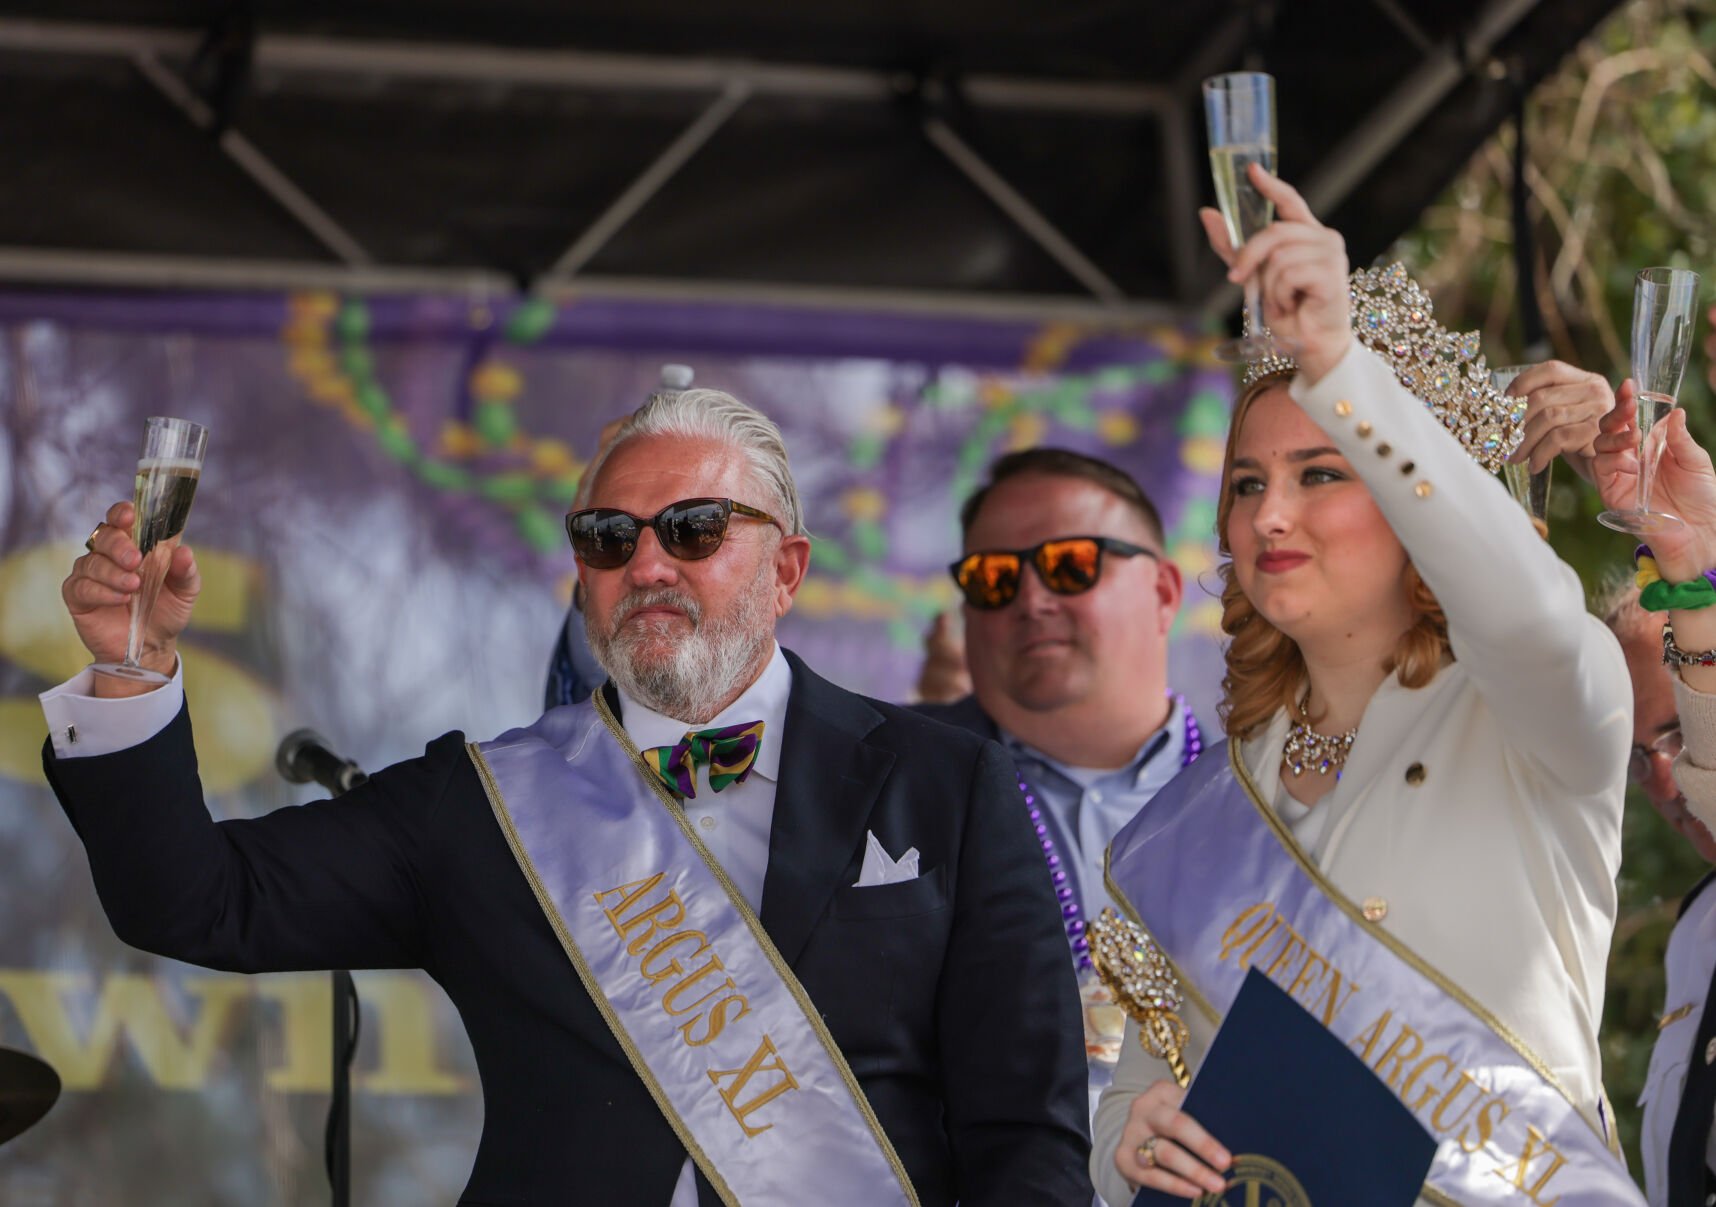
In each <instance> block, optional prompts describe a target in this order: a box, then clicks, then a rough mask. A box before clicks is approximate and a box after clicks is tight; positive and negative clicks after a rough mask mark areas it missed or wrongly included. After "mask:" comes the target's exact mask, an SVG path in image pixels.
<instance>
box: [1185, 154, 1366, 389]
mask: <svg viewBox="0 0 1716 1207" xmlns="http://www.w3.org/2000/svg"><path fill="white" fill-rule="evenodd" d="M1250 173H1251V182H1252V184H1253V185H1254V186H1255V187H1256V188H1257V190H1258V192H1260V193H1262V194H1263V195H1264V196H1265V197H1267V198H1269V200H1270V201H1272V202H1274V203H1275V221H1274V222H1273V223H1271V224H1270V225H1269V226H1268V227H1267V228H1265V229H1264V230H1263V232H1262V233H1261V234H1257V235H1253V236H1252V237H1251V238H1250V239H1247V240H1246V241H1245V246H1243V247H1241V248H1240V249H1239V250H1238V251H1237V252H1236V251H1235V250H1234V248H1233V244H1232V242H1231V241H1230V240H1229V238H1228V234H1227V226H1226V224H1225V223H1224V222H1223V221H1222V216H1221V213H1220V211H1218V210H1214V209H1210V208H1208V207H1207V206H1206V207H1205V208H1204V209H1201V210H1199V211H1198V217H1199V219H1200V220H1202V222H1203V224H1204V233H1205V234H1206V235H1207V236H1208V237H1209V241H1210V247H1211V248H1213V249H1214V250H1215V253H1216V255H1218V256H1220V257H1221V260H1222V263H1224V264H1226V265H1227V266H1228V273H1227V279H1228V280H1230V281H1232V282H1234V283H1235V284H1244V283H1245V282H1246V281H1249V280H1250V279H1251V278H1252V277H1253V276H1254V275H1255V276H1257V278H1258V281H1259V284H1260V285H1261V287H1262V291H1263V317H1264V321H1265V322H1267V323H1268V324H1269V329H1270V331H1271V332H1273V333H1274V334H1275V335H1276V336H1277V337H1279V338H1280V339H1281V340H1282V341H1283V342H1284V343H1287V344H1290V345H1291V346H1292V347H1293V348H1294V349H1295V352H1294V359H1295V360H1297V362H1298V364H1299V372H1300V374H1301V375H1302V376H1303V377H1304V378H1305V379H1306V381H1307V382H1310V383H1315V382H1317V381H1319V380H1321V379H1322V377H1323V375H1324V374H1326V373H1327V372H1328V371H1329V370H1330V369H1332V368H1334V367H1335V365H1337V364H1338V363H1340V359H1341V357H1343V356H1345V355H1346V352H1347V349H1348V348H1349V347H1350V346H1351V345H1352V341H1353V328H1352V311H1351V303H1350V300H1349V298H1348V295H1347V272H1348V269H1347V245H1346V240H1345V239H1343V238H1341V235H1340V232H1339V231H1333V230H1330V229H1329V228H1328V227H1326V226H1324V225H1323V224H1322V223H1321V222H1318V221H1317V219H1316V216H1315V215H1314V214H1312V213H1311V207H1310V206H1309V205H1307V204H1306V203H1305V199H1304V198H1303V197H1301V196H1300V195H1299V191H1298V190H1297V189H1295V188H1294V187H1293V186H1292V185H1290V184H1288V183H1287V182H1286V181H1284V180H1282V179H1281V178H1280V177H1278V176H1271V175H1270V174H1269V173H1268V172H1265V171H1264V170H1263V169H1262V168H1261V167H1259V166H1258V165H1256V164H1253V165H1251V168H1250Z"/></svg>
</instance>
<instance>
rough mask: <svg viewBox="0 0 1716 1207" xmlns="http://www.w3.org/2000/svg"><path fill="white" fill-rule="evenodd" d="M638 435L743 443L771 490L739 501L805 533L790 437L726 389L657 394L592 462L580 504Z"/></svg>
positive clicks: (581, 486)
mask: <svg viewBox="0 0 1716 1207" xmlns="http://www.w3.org/2000/svg"><path fill="white" fill-rule="evenodd" d="M634 436H689V437H692V438H693V439H697V440H704V441H708V442H711V443H720V444H726V445H729V446H730V447H732V448H736V449H738V450H739V451H740V452H741V453H743V454H744V455H745V462H746V464H747V465H748V466H749V468H750V471H751V477H752V478H753V479H755V481H756V483H757V485H758V486H759V487H760V488H761V489H762V490H763V492H764V494H765V495H766V496H767V498H765V499H759V500H756V501H752V500H750V499H740V500H739V502H741V503H749V504H750V505H751V506H753V507H756V506H762V507H763V509H764V510H766V511H768V512H769V514H771V515H773V516H774V517H775V519H777V520H779V521H780V522H781V524H782V526H783V527H785V529H786V530H787V532H788V533H789V534H790V535H793V536H801V535H803V533H804V508H803V506H802V505H801V504H800V503H799V499H798V487H797V486H796V485H795V484H794V483H793V480H792V467H791V466H789V465H788V464H787V450H786V441H784V440H783V439H781V430H780V428H778V427H776V426H775V424H774V421H773V420H771V419H770V418H769V417H768V416H767V415H764V414H763V413H762V412H761V411H759V410H757V409H756V408H755V407H752V406H748V405H746V404H745V403H743V402H740V401H739V400H738V399H737V398H734V397H733V396H732V395H731V394H728V393H726V392H725V391H723V390H703V389H698V390H681V391H679V392H678V393H672V392H663V393H660V394H655V395H652V396H651V397H650V400H649V401H648V402H646V403H644V405H643V406H642V407H640V408H638V410H637V411H636V412H635V413H634V414H633V415H632V417H631V418H630V419H627V420H626V421H625V423H623V424H622V425H621V426H620V430H619V431H617V432H615V433H614V438H613V440H612V441H611V442H610V443H609V444H608V447H607V448H605V449H603V450H602V451H601V452H600V453H598V454H596V459H595V460H594V461H592V462H590V466H589V468H588V469H586V470H585V471H584V479H583V481H582V482H581V483H579V486H578V501H577V503H576V504H574V506H576V507H588V506H589V505H590V492H591V490H592V488H593V487H594V486H595V482H596V475H597V474H598V473H600V472H601V469H602V466H603V465H604V464H605V463H606V462H607V460H608V458H609V457H610V456H612V455H613V452H614V450H615V449H616V448H618V447H620V445H622V444H624V443H625V442H626V441H627V440H630V439H631V438H632V437H634Z"/></svg>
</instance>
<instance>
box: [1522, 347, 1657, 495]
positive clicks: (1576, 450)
mask: <svg viewBox="0 0 1716 1207" xmlns="http://www.w3.org/2000/svg"><path fill="white" fill-rule="evenodd" d="M1621 388H1622V390H1624V391H1630V390H1631V389H1632V383H1631V382H1630V381H1629V382H1625V383H1623V384H1622V387H1621ZM1507 392H1508V394H1510V395H1512V396H1513V397H1515V398H1524V399H1525V400H1526V409H1525V434H1524V436H1523V437H1522V438H1521V440H1520V442H1519V448H1518V449H1516V450H1515V451H1514V454H1513V456H1511V457H1509V458H1508V460H1509V461H1511V462H1513V463H1514V464H1516V465H1528V466H1529V467H1530V469H1531V472H1532V473H1534V474H1536V473H1542V472H1543V471H1544V470H1546V469H1548V468H1549V463H1550V462H1551V461H1553V460H1555V458H1556V457H1558V456H1559V457H1561V458H1562V459H1563V460H1565V461H1566V462H1567V464H1569V465H1571V466H1572V467H1573V470H1574V472H1575V473H1577V474H1578V475H1579V476H1580V477H1581V478H1584V479H1585V481H1587V482H1590V481H1591V480H1592V478H1591V473H1592V470H1591V459H1592V457H1594V456H1595V455H1596V448H1595V443H1596V439H1597V436H1598V433H1599V432H1600V431H1601V424H1602V419H1603V416H1605V415H1607V414H1608V413H1609V412H1610V411H1611V410H1613V409H1614V406H1615V392H1614V391H1613V390H1611V389H1610V388H1609V383H1608V382H1607V381H1606V380H1604V378H1603V376H1602V375H1601V374H1599V373H1587V372H1586V371H1585V370H1583V369H1579V368H1575V367H1574V366H1572V365H1570V364H1567V363H1565V362H1564V361H1559V360H1549V361H1544V362H1543V363H1542V364H1540V365H1532V366H1531V367H1530V368H1528V369H1526V370H1525V371H1524V372H1522V373H1521V374H1520V375H1519V376H1518V377H1516V378H1514V379H1513V381H1512V383H1511V384H1510V385H1509V386H1508V387H1507Z"/></svg>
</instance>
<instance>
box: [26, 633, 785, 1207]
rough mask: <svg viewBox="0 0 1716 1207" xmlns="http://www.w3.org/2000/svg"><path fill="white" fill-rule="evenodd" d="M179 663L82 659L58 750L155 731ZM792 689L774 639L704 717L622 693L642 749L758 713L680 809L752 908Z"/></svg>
mask: <svg viewBox="0 0 1716 1207" xmlns="http://www.w3.org/2000/svg"><path fill="white" fill-rule="evenodd" d="M183 665H184V664H183V661H182V660H181V662H180V665H179V666H177V667H175V668H174V670H173V678H172V680H171V681H170V682H169V683H167V684H165V685H163V686H161V687H159V688H157V689H155V690H154V691H152V692H145V693H144V694H142V695H140V696H126V697H123V698H120V699H111V700H109V699H101V698H98V697H96V696H93V695H91V694H90V691H91V688H92V686H93V681H94V675H95V672H93V671H91V670H89V669H87V668H86V669H84V670H82V671H80V672H79V673H78V674H76V675H74V676H73V677H72V678H70V679H68V680H67V681H66V682H64V683H62V684H60V685H59V686H58V687H55V688H52V689H50V690H48V691H45V692H43V693H42V694H41V696H40V699H41V702H42V711H43V713H44V714H46V716H47V720H48V734H49V737H50V739H51V741H52V742H53V747H54V755H55V757H57V758H62V759H63V758H79V757H88V756H91V755H98V754H111V753H113V752H114V751H116V750H124V749H126V748H128V747H131V746H135V745H137V744H138V743H140V742H145V741H148V740H149V739H150V738H152V737H154V736H155V735H156V734H157V733H159V732H160V731H161V730H163V729H165V728H166V727H167V725H168V724H169V723H170V722H171V721H172V720H173V718H174V717H176V716H177V715H178V713H179V708H180V706H181V705H182V704H183V702H184V698H185V692H184V678H183ZM791 695H792V668H791V667H789V666H788V665H787V660H786V656H785V655H783V654H782V653H781V648H780V646H779V645H776V646H775V647H774V653H773V655H772V656H771V657H770V658H769V662H768V665H767V666H766V667H764V668H763V673H762V674H761V675H759V676H758V677H757V679H756V681H755V682H754V683H752V684H751V686H750V687H748V688H746V689H745V690H744V692H742V693H741V694H740V696H739V698H738V699H737V700H734V701H733V703H732V704H730V705H728V706H727V708H725V709H723V710H722V711H721V712H720V713H718V714H717V715H716V716H715V717H713V718H712V719H710V720H709V721H708V722H706V723H705V724H702V725H687V724H686V723H685V722H683V721H676V720H674V719H673V718H672V717H664V716H662V715H661V714H660V713H658V712H655V711H653V710H651V709H649V708H646V707H645V706H644V705H642V704H639V703H638V702H637V701H636V700H633V699H632V698H631V697H630V696H628V695H626V694H625V693H624V692H621V693H620V711H621V716H620V722H621V724H622V725H623V726H624V728H625V731H626V733H627V735H628V736H629V737H630V738H631V739H632V741H633V742H634V743H635V744H636V745H637V747H638V749H639V750H648V749H649V748H650V747H652V746H672V745H675V744H677V743H678V741H679V740H680V739H681V738H683V737H684V736H685V734H686V732H687V731H688V730H695V729H716V728H719V727H721V726H725V725H736V724H739V723H742V722H743V723H749V722H751V721H761V722H763V737H762V741H761V743H760V744H759V745H758V748H757V758H756V761H755V762H754V763H753V764H752V766H751V774H750V775H749V776H748V777H746V779H745V780H744V782H743V783H737V784H729V785H728V786H727V787H726V788H724V789H722V790H721V791H720V792H718V793H717V792H712V791H710V789H709V773H708V768H706V767H699V768H698V769H697V795H696V796H695V797H692V798H689V799H687V800H686V801H685V815H686V816H687V817H688V818H689V819H690V820H691V823H692V825H694V826H695V827H696V828H697V836H698V837H699V838H700V839H702V840H703V845H704V846H705V847H707V848H708V849H709V854H710V855H711V856H713V857H714V859H715V861H716V862H717V863H719V864H720V865H721V867H722V869H723V870H725V871H726V873H727V875H728V877H729V878H731V879H732V881H733V886H734V887H735V888H737V889H738V890H739V894H740V895H741V896H742V897H744V899H745V902H746V904H748V905H749V906H750V907H751V908H752V909H753V910H755V909H758V908H760V906H761V904H762V900H763V878H764V876H765V874H766V873H767V871H768V866H769V829H770V827H771V826H772V825H773V823H774V815H775V785H776V784H777V783H778V782H779V780H780V770H781V738H782V736H783V735H784V734H785V733H786V713H787V700H788V699H789V698H790V697H791ZM669 1207H697V1178H696V1167H695V1166H694V1165H693V1163H692V1161H691V1159H690V1158H689V1157H687V1158H686V1161H685V1165H684V1167H683V1168H681V1170H680V1172H679V1181H678V1182H677V1183H676V1184H675V1185H674V1188H673V1198H672V1200H671V1202H670V1203H669Z"/></svg>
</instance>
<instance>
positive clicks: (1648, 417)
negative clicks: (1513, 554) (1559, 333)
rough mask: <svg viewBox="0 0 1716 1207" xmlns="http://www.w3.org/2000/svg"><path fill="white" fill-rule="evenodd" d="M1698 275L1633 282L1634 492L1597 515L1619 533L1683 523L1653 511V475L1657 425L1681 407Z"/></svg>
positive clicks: (1659, 437)
mask: <svg viewBox="0 0 1716 1207" xmlns="http://www.w3.org/2000/svg"><path fill="white" fill-rule="evenodd" d="M1697 309H1698V274H1697V273H1695V272H1689V271H1687V270H1686V269H1684V268H1647V269H1645V270H1644V271H1643V272H1641V273H1639V275H1638V278H1637V280H1636V281H1635V283H1634V286H1633V381H1634V382H1636V383H1637V386H1638V412H1637V417H1636V421H1635V426H1636V427H1637V429H1638V436H1639V448H1638V463H1637V477H1636V481H1637V484H1638V496H1637V498H1636V499H1634V501H1633V506H1631V507H1620V506H1614V505H1611V506H1610V507H1609V509H1608V510H1607V511H1605V512H1603V513H1602V514H1601V515H1599V516H1598V517H1597V519H1598V521H1599V522H1600V523H1602V524H1604V525H1606V526H1608V527H1610V528H1613V529H1615V530H1616V531H1617V532H1634V533H1638V534H1639V535H1641V536H1654V535H1656V534H1658V533H1662V532H1667V531H1670V530H1672V529H1675V528H1679V527H1681V524H1682V521H1681V519H1680V517H1678V516H1676V515H1674V514H1672V513H1669V512H1664V511H1652V510H1651V507H1650V502H1651V479H1652V477H1653V475H1654V474H1655V472H1656V463H1657V459H1658V458H1659V457H1661V456H1662V448H1663V437H1664V435H1665V434H1666V432H1665V431H1664V430H1661V429H1658V428H1657V425H1658V424H1659V423H1661V422H1662V421H1663V420H1664V419H1666V418H1668V416H1669V414H1670V413H1671V412H1672V411H1673V410H1674V408H1675V407H1676V406H1678V405H1679V398H1680V379H1681V377H1682V376H1683V375H1684V374H1685V372H1686V359H1687V357H1688V356H1689V355H1690V354H1691V351H1692V328H1693V324H1694V323H1695V322H1696V321H1697Z"/></svg>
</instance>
